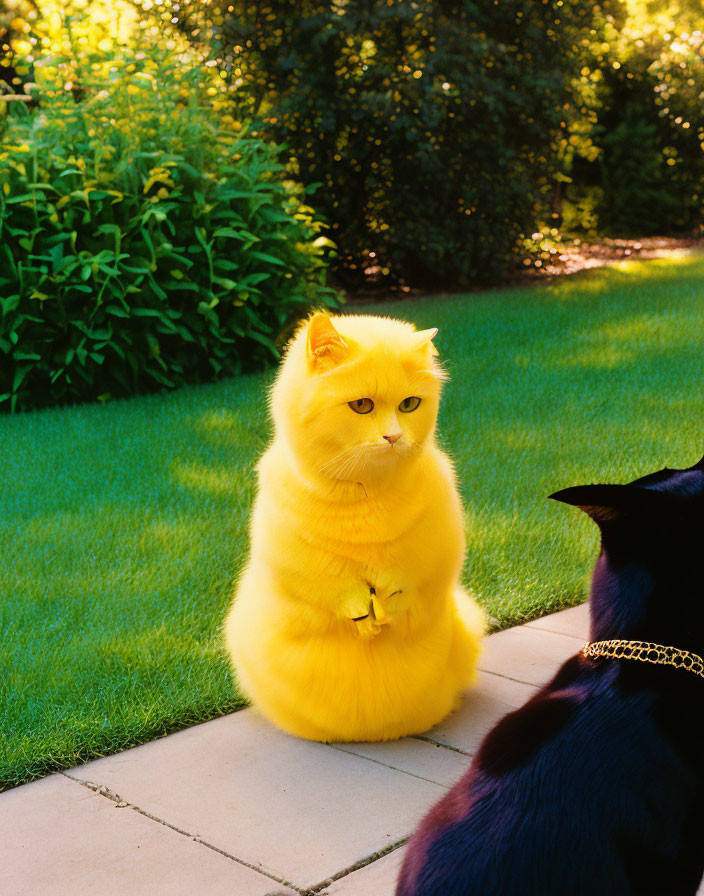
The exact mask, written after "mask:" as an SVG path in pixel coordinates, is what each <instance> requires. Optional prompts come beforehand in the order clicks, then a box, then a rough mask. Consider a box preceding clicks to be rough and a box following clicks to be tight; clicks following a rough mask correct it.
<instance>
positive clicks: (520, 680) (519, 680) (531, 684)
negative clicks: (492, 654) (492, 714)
mask: <svg viewBox="0 0 704 896" xmlns="http://www.w3.org/2000/svg"><path fill="white" fill-rule="evenodd" d="M558 668H559V666H558ZM479 671H480V672H482V673H483V674H484V675H493V676H494V678H505V679H506V681H515V682H516V684H527V685H529V687H531V688H535V690H536V691H539V690H540V689H541V688H543V687H545V685H546V684H547V683H548V682H549V681H550V680H551V679H550V678H546V679H545V681H544V682H543V683H542V684H536V683H535V682H534V681H526V680H525V678H513V677H512V676H511V675H502V674H501V673H500V672H492V671H491V669H482V668H479ZM554 674H557V671H556V672H555V673H554ZM553 677H554V676H553ZM514 708H515V709H519V707H518V706H517V707H514ZM506 712H513V709H512V708H509V709H507V710H506Z"/></svg>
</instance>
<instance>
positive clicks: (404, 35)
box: [179, 0, 593, 287]
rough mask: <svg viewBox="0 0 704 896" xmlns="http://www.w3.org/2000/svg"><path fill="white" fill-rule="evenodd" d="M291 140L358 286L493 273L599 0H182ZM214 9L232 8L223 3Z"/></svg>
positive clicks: (503, 259)
mask: <svg viewBox="0 0 704 896" xmlns="http://www.w3.org/2000/svg"><path fill="white" fill-rule="evenodd" d="M179 7H180V9H181V10H183V13H179V15H183V17H184V21H185V23H186V25H185V26H184V27H190V28H194V27H198V29H200V30H203V31H205V30H208V28H209V27H210V30H211V31H212V32H213V33H214V35H215V39H216V44H217V47H216V49H217V54H218V57H219V59H220V60H221V62H222V67H223V70H224V72H225V73H227V74H229V76H230V77H231V78H232V79H233V83H238V84H242V89H243V90H244V91H245V92H246V93H247V94H248V95H249V96H250V97H251V98H252V101H253V103H254V104H255V105H256V108H257V111H258V112H259V114H260V115H261V116H262V118H263V120H264V124H265V127H266V128H268V131H269V133H271V134H272V136H273V137H274V138H275V139H276V140H278V141H284V142H285V143H286V144H287V145H288V146H290V149H291V154H292V157H293V162H294V164H295V165H296V170H297V174H298V176H299V177H300V178H301V180H302V181H303V182H304V183H307V184H312V183H320V184H321V185H322V186H321V188H320V190H319V192H318V193H317V194H316V203H317V207H318V208H319V210H320V211H321V212H322V213H323V214H324V215H325V217H326V219H327V221H328V222H329V224H330V230H329V234H330V235H331V236H332V238H333V239H334V241H335V243H336V244H337V245H338V247H339V254H338V257H337V263H336V269H337V271H338V274H340V275H341V276H342V277H343V278H344V282H346V283H348V284H349V285H351V286H354V285H357V284H359V282H360V281H361V280H363V279H364V272H365V271H367V272H368V273H372V274H374V273H376V274H377V275H378V276H382V277H383V276H384V275H385V274H389V275H390V276H394V275H395V276H396V277H397V278H398V277H402V278H406V279H408V280H410V281H412V282H414V283H417V284H427V285H431V286H434V287H437V286H438V285H442V284H447V283H455V282H462V281H476V280H487V279H495V278H496V277H497V276H500V275H501V273H502V271H504V270H505V269H506V267H507V266H510V265H511V264H512V262H513V260H514V251H515V248H516V246H517V245H518V244H519V237H520V236H521V235H522V234H526V233H527V234H530V233H531V232H532V231H533V230H534V229H535V223H536V219H537V216H538V210H537V209H538V207H539V206H540V205H542V204H544V202H545V193H546V191H547V189H548V187H549V180H550V175H551V172H552V170H553V168H554V151H553V145H552V139H553V136H554V134H555V131H556V129H558V128H559V126H560V122H561V120H562V118H563V116H564V111H563V106H564V103H565V102H566V101H567V100H568V98H569V77H568V76H569V72H570V70H571V65H572V61H571V58H570V49H571V48H572V46H573V45H574V43H575V42H576V41H577V40H578V39H580V36H581V35H582V33H583V32H584V29H586V28H588V27H589V26H590V23H591V21H592V18H593V7H592V6H590V5H589V4H582V3H574V2H569V3H564V2H563V0H543V2H540V3H525V2H524V0H501V2H495V3H488V2H472V0H464V2H454V3H446V2H441V0H418V2H414V3H409V2H397V0H372V2H369V3H338V2H334V0H328V2H305V3H298V2H293V0H267V2H265V3H258V4H251V3H244V2H229V3H226V4H222V5H221V6H218V4H217V3H215V4H211V5H209V6H208V7H207V9H206V13H207V15H210V16H211V19H210V25H208V23H207V22H205V23H204V22H203V21H201V20H200V19H199V18H198V16H197V11H198V8H201V9H202V8H203V7H201V6H200V4H198V3H197V2H192V3H190V4H189V3H188V2H187V0H183V2H181V3H180V4H179ZM214 7H218V8H219V9H220V10H221V13H222V14H221V15H217V14H214V13H213V8H214Z"/></svg>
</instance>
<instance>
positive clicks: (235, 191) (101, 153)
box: [0, 23, 334, 409]
mask: <svg viewBox="0 0 704 896" xmlns="http://www.w3.org/2000/svg"><path fill="white" fill-rule="evenodd" d="M69 24H70V23H69ZM145 34H147V32H146V31H144V30H143V31H142V32H141V35H140V36H141V38H142V40H141V45H140V46H141V49H140V50H131V49H130V48H129V47H122V48H121V49H120V53H119V54H118V53H116V52H115V51H114V49H110V50H108V51H107V56H106V53H105V52H103V51H101V50H100V49H96V48H94V49H93V50H91V51H90V53H86V54H85V55H79V56H78V58H77V60H76V59H74V60H73V62H74V63H75V62H76V61H77V62H78V65H74V68H73V70H74V76H73V77H74V78H75V80H74V81H71V82H68V84H66V83H64V81H65V72H63V73H62V72H60V71H59V68H60V67H61V65H64V64H65V62H66V60H65V59H58V60H57V58H56V57H54V58H51V59H48V60H47V62H46V67H45V68H44V70H43V77H42V81H41V91H42V93H41V106H40V110H39V111H38V112H34V113H31V112H27V111H26V110H24V109H18V110H17V111H14V113H13V114H12V120H11V121H9V122H8V123H7V127H6V130H5V133H4V135H3V145H2V148H1V150H0V401H1V402H3V405H0V406H4V407H6V408H11V409H20V408H28V407H33V406H40V405H46V404H54V403H62V402H68V401H76V400H82V399H94V398H102V397H108V396H119V395H127V394H130V393H135V392H141V391H148V390H151V389H154V388H158V387H162V386H164V387H171V386H175V385H177V384H179V383H186V382H200V381H204V380H208V379H212V378H214V377H217V376H220V375H225V374H231V373H234V372H237V371H239V370H241V369H243V368H247V367H253V366H256V365H260V364H262V363H263V362H264V361H266V360H267V359H271V358H272V357H273V356H275V355H276V351H277V349H276V340H277V337H278V336H279V334H280V333H281V331H282V329H283V328H284V327H285V326H286V324H287V323H288V322H289V321H291V320H292V319H293V318H295V317H298V316H301V315H302V314H304V313H305V311H306V310H307V309H308V308H309V307H310V305H311V304H321V303H326V302H327V303H334V297H333V294H332V292H331V291H330V290H328V289H327V288H325V286H324V253H325V252H326V246H327V245H328V244H329V241H328V240H326V239H325V238H324V237H320V236H319V235H318V231H319V228H320V225H319V224H318V223H317V222H316V221H315V219H314V216H313V212H312V209H310V207H309V206H307V205H306V204H305V198H306V197H305V192H304V190H303V188H301V187H300V186H298V185H296V184H295V183H294V182H292V181H290V180H287V179H285V171H284V168H283V167H282V165H281V163H280V161H279V158H278V156H279V153H278V151H277V150H276V149H275V148H273V147H272V146H271V145H270V144H269V143H266V142H264V141H262V140H261V139H258V138H255V137H254V136H251V135H247V133H246V129H245V128H240V127H239V123H238V122H236V121H233V120H232V118H231V117H230V116H228V115H227V114H226V112H225V111H224V110H223V108H222V107H220V108H214V101H212V100H211V99H210V94H215V95H216V96H217V91H215V90H214V89H213V88H211V87H208V86H206V85H204V84H203V83H202V82H201V81H200V80H199V78H200V77H201V75H200V73H199V71H198V68H199V66H198V65H197V64H196V65H192V66H191V67H190V68H189V67H188V65H184V58H183V53H182V52H181V53H177V52H176V50H175V49H174V48H173V46H172V47H163V46H161V45H156V44H154V45H147V50H148V52H147V53H146V54H145V52H144V49H143V48H144V47H145ZM197 62H199V60H197ZM40 63H41V60H39V61H38V62H37V63H36V68H37V69H41V65H40ZM52 66H53V67H54V69H52ZM97 75H99V77H98V76H97ZM58 76H61V77H58ZM38 80H39V78H38ZM208 92H210V94H209V93H208ZM15 105H16V106H17V105H19V104H15Z"/></svg>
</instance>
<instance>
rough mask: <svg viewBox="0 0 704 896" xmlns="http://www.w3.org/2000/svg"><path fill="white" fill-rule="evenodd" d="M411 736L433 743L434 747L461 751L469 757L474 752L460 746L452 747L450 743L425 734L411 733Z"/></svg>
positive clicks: (454, 751) (455, 751) (456, 751)
mask: <svg viewBox="0 0 704 896" xmlns="http://www.w3.org/2000/svg"><path fill="white" fill-rule="evenodd" d="M411 737H412V738H413V739H414V740H422V741H423V742H424V743H426V744H433V746H435V747H442V748H443V749H444V750H452V752H453V753H461V755H462V756H468V757H469V758H470V759H471V758H472V757H473V756H474V753H468V752H467V750H462V749H460V747H453V746H452V744H445V743H443V742H442V741H441V740H434V739H433V738H432V737H427V735H425V734H412V735H411Z"/></svg>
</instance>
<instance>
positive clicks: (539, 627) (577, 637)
mask: <svg viewBox="0 0 704 896" xmlns="http://www.w3.org/2000/svg"><path fill="white" fill-rule="evenodd" d="M545 618H546V617H545V616H541V617H539V619H534V620H533V622H525V623H524V625H525V626H526V627H527V628H529V629H531V631H534V632H535V631H538V632H547V633H548V634H550V635H562V637H563V638H574V639H575V641H580V642H581V643H582V644H584V638H582V637H581V636H580V635H570V634H568V633H567V632H558V631H555V629H554V628H545V626H543V625H535V623H536V622H539V621H540V619H545Z"/></svg>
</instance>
